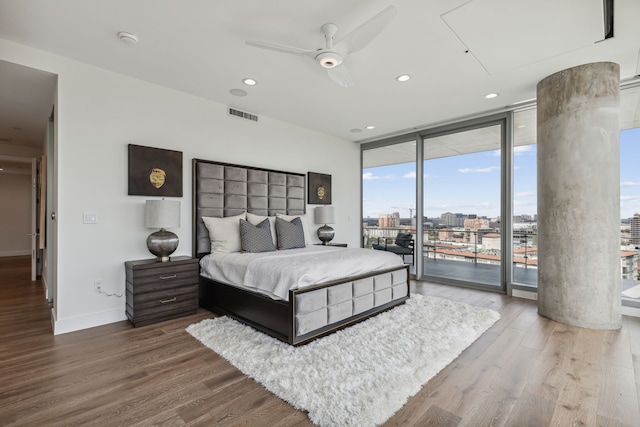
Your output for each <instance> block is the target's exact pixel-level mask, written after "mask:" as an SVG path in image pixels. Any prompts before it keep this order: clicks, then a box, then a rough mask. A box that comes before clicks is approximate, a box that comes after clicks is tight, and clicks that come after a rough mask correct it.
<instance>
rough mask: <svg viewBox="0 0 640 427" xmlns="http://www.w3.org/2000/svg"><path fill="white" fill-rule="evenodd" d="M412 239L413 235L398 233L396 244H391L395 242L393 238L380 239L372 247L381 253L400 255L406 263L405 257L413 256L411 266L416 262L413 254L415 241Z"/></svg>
mask: <svg viewBox="0 0 640 427" xmlns="http://www.w3.org/2000/svg"><path fill="white" fill-rule="evenodd" d="M411 237H412V235H411V234H410V233H398V235H397V236H396V238H395V242H394V243H391V242H393V241H394V239H393V238H392V237H378V242H377V243H374V244H373V245H372V246H373V249H377V250H379V251H387V252H393V253H394V254H397V255H400V256H401V257H402V261H403V262H406V261H405V256H407V255H411V265H413V264H414V262H415V255H414V252H413V246H414V240H413V239H412V238H411ZM381 240H382V242H381Z"/></svg>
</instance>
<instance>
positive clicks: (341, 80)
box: [327, 64, 353, 87]
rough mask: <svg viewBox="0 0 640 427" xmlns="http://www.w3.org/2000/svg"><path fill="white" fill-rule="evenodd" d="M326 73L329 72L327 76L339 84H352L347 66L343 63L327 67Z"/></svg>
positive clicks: (347, 85)
mask: <svg viewBox="0 0 640 427" xmlns="http://www.w3.org/2000/svg"><path fill="white" fill-rule="evenodd" d="M327 73H328V74H329V78H330V79H331V80H333V81H334V82H335V83H337V84H339V85H340V86H342V87H351V86H353V79H352V78H351V74H350V73H349V70H347V67H345V66H344V65H343V64H340V65H338V66H337V67H333V68H329V69H327Z"/></svg>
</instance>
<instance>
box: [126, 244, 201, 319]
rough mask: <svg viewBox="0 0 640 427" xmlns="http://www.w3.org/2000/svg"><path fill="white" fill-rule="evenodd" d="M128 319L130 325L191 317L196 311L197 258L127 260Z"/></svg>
mask: <svg viewBox="0 0 640 427" xmlns="http://www.w3.org/2000/svg"><path fill="white" fill-rule="evenodd" d="M124 265H125V270H126V276H127V318H128V319H129V321H131V323H133V326H135V327H138V326H144V325H148V324H151V323H156V322H161V321H163V320H168V319H173V318H176V317H181V316H186V315H188V314H194V313H195V312H196V311H197V310H198V276H199V272H200V266H199V264H198V259H197V258H191V257H188V256H176V257H171V261H167V262H156V260H155V259H144V260H139V261H127V262H125V263H124Z"/></svg>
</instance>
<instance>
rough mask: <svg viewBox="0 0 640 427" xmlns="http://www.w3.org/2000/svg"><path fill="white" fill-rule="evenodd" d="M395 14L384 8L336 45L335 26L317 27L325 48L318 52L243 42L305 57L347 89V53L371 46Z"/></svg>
mask: <svg viewBox="0 0 640 427" xmlns="http://www.w3.org/2000/svg"><path fill="white" fill-rule="evenodd" d="M396 13H397V10H396V7H395V6H393V5H391V6H388V7H387V8H386V9H384V10H382V11H381V12H379V13H378V14H376V15H374V16H373V17H371V18H370V19H369V20H368V21H366V22H364V23H363V24H361V25H360V26H359V27H358V28H356V29H355V30H353V31H352V32H350V33H349V34H347V35H346V36H345V37H344V38H343V39H342V40H340V41H339V42H337V43H334V40H333V37H334V36H335V34H336V33H337V31H338V26H337V25H336V24H331V23H328V24H324V25H322V26H321V27H320V30H321V31H322V33H323V34H324V38H325V42H326V45H325V47H324V48H320V49H313V50H310V49H302V48H298V47H292V46H285V45H281V44H277V43H271V42H262V41H254V40H246V42H245V43H246V44H248V45H249V46H255V47H259V48H262V49H269V50H275V51H276V52H283V53H289V54H293V55H299V56H306V57H309V58H311V59H313V60H314V61H316V62H317V63H318V64H320V65H321V66H322V67H324V68H326V69H327V73H328V74H329V78H330V79H331V80H333V81H334V82H335V83H337V84H339V85H340V86H344V87H351V86H353V79H352V78H351V74H349V71H347V68H346V67H345V65H344V60H345V58H346V57H347V56H348V55H349V54H351V53H354V52H357V51H359V50H360V49H362V48H364V47H365V46H367V45H368V44H369V43H371V42H372V41H373V39H375V38H376V37H377V36H378V35H379V34H380V33H381V32H382V30H384V28H385V27H386V26H387V25H389V23H390V22H391V21H392V20H393V18H394V17H395V16H396Z"/></svg>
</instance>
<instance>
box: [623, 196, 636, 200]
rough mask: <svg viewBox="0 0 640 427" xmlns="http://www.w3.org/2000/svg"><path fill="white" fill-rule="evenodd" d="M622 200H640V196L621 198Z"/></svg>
mask: <svg viewBox="0 0 640 427" xmlns="http://www.w3.org/2000/svg"><path fill="white" fill-rule="evenodd" d="M620 200H625V201H626V200H640V196H620Z"/></svg>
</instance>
